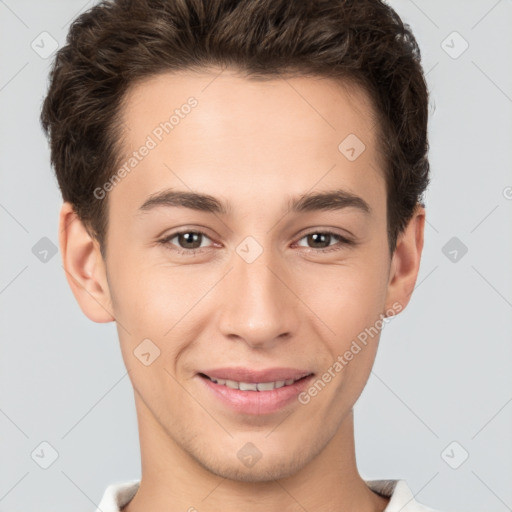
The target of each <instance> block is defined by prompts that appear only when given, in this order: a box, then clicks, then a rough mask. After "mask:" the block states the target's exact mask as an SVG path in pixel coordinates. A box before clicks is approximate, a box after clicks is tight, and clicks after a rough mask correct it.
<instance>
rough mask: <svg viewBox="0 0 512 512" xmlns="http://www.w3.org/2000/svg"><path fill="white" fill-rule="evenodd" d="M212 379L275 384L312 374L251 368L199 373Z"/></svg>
mask: <svg viewBox="0 0 512 512" xmlns="http://www.w3.org/2000/svg"><path fill="white" fill-rule="evenodd" d="M200 373H202V374H204V375H206V376H207V377H211V378H213V379H226V380H234V381H236V382H246V383H253V384H254V383H262V382H275V381H278V380H289V379H293V380H298V379H301V378H302V377H305V376H307V375H311V374H312V373H313V372H310V371H308V370H300V369H298V368H267V369H265V370H254V369H251V368H242V367H236V368H214V369H211V370H204V371H202V372H200Z"/></svg>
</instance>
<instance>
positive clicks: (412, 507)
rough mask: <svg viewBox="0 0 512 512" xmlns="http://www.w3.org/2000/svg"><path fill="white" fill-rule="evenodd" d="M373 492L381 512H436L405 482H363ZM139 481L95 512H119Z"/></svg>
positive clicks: (109, 491)
mask: <svg viewBox="0 0 512 512" xmlns="http://www.w3.org/2000/svg"><path fill="white" fill-rule="evenodd" d="M365 482H366V485H367V486H368V487H369V488H370V489H371V490H372V491H374V492H376V493H378V494H380V495H382V496H384V497H386V498H391V499H390V500H389V503H388V506H387V507H386V509H385V510H384V511H383V512H436V511H435V510H433V509H431V508H428V507H425V506H424V505H422V504H420V503H418V502H417V501H416V500H415V498H414V494H413V493H412V492H411V490H410V489H409V486H408V485H407V482H406V481H405V480H365ZM139 484H140V480H129V481H126V482H115V483H113V484H110V485H109V486H108V487H107V488H106V490H105V493H104V494H103V497H102V499H101V501H100V504H99V505H98V508H97V509H96V512H119V511H120V510H121V508H122V507H124V506H125V505H126V504H127V503H129V502H130V501H131V500H132V498H133V497H134V496H135V493H136V492H137V490H138V488H139Z"/></svg>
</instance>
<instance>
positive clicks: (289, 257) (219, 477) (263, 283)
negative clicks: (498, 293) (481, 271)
mask: <svg viewBox="0 0 512 512" xmlns="http://www.w3.org/2000/svg"><path fill="white" fill-rule="evenodd" d="M427 112H428V93H427V88H426V85H425V80H424V77H423V73H422V68H421V65H420V59H419V50H418V48H417V46H416V42H415V40H414V37H413V36H412V34H411V33H410V31H409V30H408V28H407V27H404V25H403V24H402V22H401V20H400V18H399V17H398V15H397V14H396V13H395V12H394V11H393V10H392V9H391V8H389V7H388V6H387V5H385V4H384V3H382V2H380V1H379V0H359V1H357V2H354V1H347V0H308V1H304V2H302V1H301V2H290V1H289V0H239V1H233V0H230V1H228V0H188V1H187V0H137V1H132V2H130V1H126V0H118V1H113V2H104V3H101V4H99V5H97V6H95V7H93V8H92V9H91V10H89V11H88V12H86V13H84V14H82V15H81V16H80V17H79V18H78V19H77V20H76V21H75V22H74V23H73V25H72V26H71V29H70V32H69V36H68V40H67V45H66V46H64V47H63V48H62V49H60V51H59V52H58V54H57V57H56V61H55V63H54V67H53V69H52V74H51V83H50V89H49V92H48V96H47V98H46V99H45V102H44V106H43V111H42V115H41V120H42V123H43V127H44V129H45V130H46V131H47V133H49V135H50V140H51V156H52V163H53V165H54V167H55V170H56V173H57V177H58V181H59V185H60V187H61V190H62V195H63V199H64V204H63V206H62V210H61V214H60V248H61V253H62V258H63V265H64V268H65V271H66V275H67V278H68V282H69V284H70V286H71V289H72V291H73V293H74V295H75V297H76V300H77V301H78V303H79V304H80V307H81V309H82V311H83V312H84V314H85V315H86V316H87V317H88V318H89V319H91V320H93V321H95V322H111V321H115V322H116V325H117V329H118V333H119V340H120V344H121V350H122V354H123V359H124V362H125V364H126V367H127V370H128V373H129V376H130V379H131V383H132V385H133V389H134V396H135V404H136V410H137V416H138V427H139V435H140V445H141V460H142V478H141V480H140V481H139V480H133V481H130V482H124V483H119V482H118V483H116V484H113V485H111V486H109V487H108V488H107V490H106V491H105V493H104V496H103V499H102V501H101V503H100V504H99V507H98V510H100V511H102V512H114V511H120V510H123V511H125V512H143V511H148V510H151V511H154V512H157V511H164V510H165V511H166V512H175V511H195V510H198V511H200V512H206V511H214V510H215V511H216V510H224V511H226V512H229V511H240V510H243V511H244V512H256V511H265V512H269V511H299V510H300V511H303V510H307V511H309V512H317V511H324V510H329V511H355V510H357V511H359V512H370V511H372V512H375V511H383V510H386V511H388V512H391V511H398V510H400V511H402V512H413V511H415V512H418V511H429V510H432V509H429V508H427V507H424V506H422V505H420V504H419V503H417V502H416V500H415V499H414V496H413V494H412V493H411V491H410V489H409V488H408V486H407V483H406V482H405V480H373V481H365V480H363V479H362V478H361V476H360V475H359V473H358V470H357V466H356V458H355V453H354V431H353V412H352V409H353V406H354V404H355V402H356V400H357V399H358V397H359V395H360V394H361V392H362V390H363V388H364V386H365V383H366V381H367V379H368V376H369V373H370V371H371V368H372V364H373V361H374V358H375V355H376V351H377V346H378V340H379V337H380V331H381V329H382V326H383V325H384V322H385V321H386V320H385V319H386V317H389V316H393V315H396V314H398V313H399V312H400V311H402V310H403V308H405V307H406V306H407V304H408V302H409V300H410V298H411V293H412V291H413V289H414V285H415V282H416V278H417V273H418V268H419V264H420V258H421V252H422V247H423V230H424V222H425V209H424V206H423V204H422V202H421V196H422V194H423V192H424V190H425V189H426V187H427V184H428V168H429V166H428V160H427V149H428V144H427Z"/></svg>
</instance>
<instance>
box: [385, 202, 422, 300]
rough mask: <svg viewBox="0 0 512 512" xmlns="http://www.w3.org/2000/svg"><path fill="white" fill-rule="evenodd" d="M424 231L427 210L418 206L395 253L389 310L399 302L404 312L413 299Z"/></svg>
mask: <svg viewBox="0 0 512 512" xmlns="http://www.w3.org/2000/svg"><path fill="white" fill-rule="evenodd" d="M424 229H425V208H424V207H422V206H420V205H417V207H416V210H415V212H414V214H413V216H412V218H411V220H410V221H409V223H408V224H407V226H406V228H405V230H404V232H403V233H402V234H401V236H400V237H399V238H398V241H397V246H396V248H395V251H394V253H393V258H392V261H391V270H390V274H389V282H388V295H387V300H386V307H388V308H390V307H391V306H392V304H394V303H395V302H398V303H399V304H400V305H401V306H402V310H403V309H404V308H405V307H406V306H407V304H408V303H409V300H410V299H411V296H412V292H413V291H414V287H415V284H416V280H417V277H418V271H419V268H420V262H421V253H422V250H423V241H424Z"/></svg>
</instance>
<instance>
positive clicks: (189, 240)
mask: <svg viewBox="0 0 512 512" xmlns="http://www.w3.org/2000/svg"><path fill="white" fill-rule="evenodd" d="M201 236H202V235H201V233H194V232H190V231H189V232H187V233H180V234H179V241H180V245H181V246H182V247H184V248H186V249H198V248H199V247H201ZM183 240H184V241H185V245H183V244H182V243H181V242H182V241H183ZM198 240H199V244H197V241H198ZM190 244H192V245H194V244H197V245H195V246H193V247H191V246H190Z"/></svg>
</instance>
